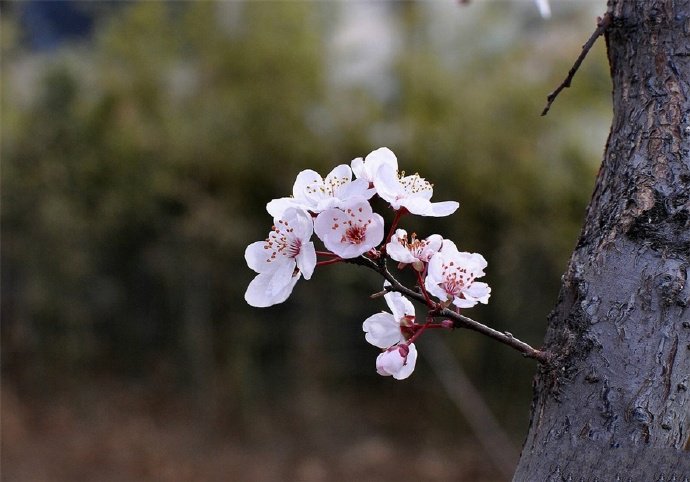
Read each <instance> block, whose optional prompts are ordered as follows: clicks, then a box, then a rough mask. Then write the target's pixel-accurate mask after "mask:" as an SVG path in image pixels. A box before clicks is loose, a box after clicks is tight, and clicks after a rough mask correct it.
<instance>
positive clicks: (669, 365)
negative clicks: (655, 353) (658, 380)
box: [661, 335, 678, 403]
mask: <svg viewBox="0 0 690 482" xmlns="http://www.w3.org/2000/svg"><path fill="white" fill-rule="evenodd" d="M677 354H678V335H676V336H675V337H674V339H673V345H671V349H670V350H669V354H668V359H667V360H666V363H665V364H664V366H663V367H662V368H661V375H662V376H663V380H664V397H663V403H666V401H667V400H668V397H669V395H671V374H672V373H673V365H674V364H675V363H676V355H677Z"/></svg>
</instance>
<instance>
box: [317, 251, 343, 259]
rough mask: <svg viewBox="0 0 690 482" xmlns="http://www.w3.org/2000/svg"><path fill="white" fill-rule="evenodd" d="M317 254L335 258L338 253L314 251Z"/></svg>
mask: <svg viewBox="0 0 690 482" xmlns="http://www.w3.org/2000/svg"><path fill="white" fill-rule="evenodd" d="M316 254H317V256H328V257H329V258H337V257H338V255H337V254H335V253H331V252H330V251H317V252H316Z"/></svg>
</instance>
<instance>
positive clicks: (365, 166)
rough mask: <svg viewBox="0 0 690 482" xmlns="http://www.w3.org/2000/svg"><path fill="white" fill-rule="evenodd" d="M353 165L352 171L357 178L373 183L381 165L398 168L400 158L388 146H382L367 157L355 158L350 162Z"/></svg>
mask: <svg viewBox="0 0 690 482" xmlns="http://www.w3.org/2000/svg"><path fill="white" fill-rule="evenodd" d="M350 165H351V166H352V172H354V173H355V176H357V179H365V180H366V181H368V182H370V183H373V182H374V178H375V177H376V172H377V171H378V170H379V167H381V166H382V165H386V166H389V167H391V168H392V169H393V170H395V171H397V170H398V159H397V158H396V157H395V154H393V151H391V150H390V149H388V148H387V147H381V148H379V149H376V150H375V151H372V152H370V153H369V155H368V156H367V157H365V158H364V160H362V158H361V157H358V158H357V159H353V160H352V162H351V163H350Z"/></svg>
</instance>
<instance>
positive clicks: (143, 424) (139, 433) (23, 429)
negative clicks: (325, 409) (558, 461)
mask: <svg viewBox="0 0 690 482" xmlns="http://www.w3.org/2000/svg"><path fill="white" fill-rule="evenodd" d="M190 407H191V404H185V403H182V402H179V401H178V402H168V401H165V400H160V399H156V400H155V401H152V399H151V398H150V397H147V396H145V395H144V394H143V392H142V391H141V390H136V389H132V388H131V387H126V386H108V387H101V388H99V389H97V390H96V389H95V388H93V387H92V388H91V390H90V391H89V392H88V393H86V392H83V393H79V394H78V395H74V394H71V395H70V394H62V395H60V396H56V397H53V398H50V399H48V398H46V397H42V398H40V399H39V398H38V397H35V396H26V395H24V396H19V395H18V392H17V390H15V389H14V387H13V386H11V385H10V384H9V383H4V385H3V389H2V480H3V481H5V482H43V481H45V482H48V481H50V482H60V481H69V482H75V481H99V482H100V481H103V482H108V481H149V480H151V481H171V482H174V481H242V482H253V481H257V482H259V481H277V482H280V481H300V482H301V481H304V482H309V481H329V482H330V481H360V482H376V481H396V482H401V481H472V482H489V481H498V480H500V478H499V477H498V475H497V474H496V472H495V471H494V470H493V469H492V468H491V467H490V466H487V462H486V460H485V457H484V456H483V455H482V454H481V453H480V452H478V449H477V448H476V447H475V446H473V445H472V444H471V443H470V442H467V443H465V444H464V445H458V444H453V443H448V442H447V441H443V440H442V439H441V438H438V439H435V438H434V436H433V435H431V436H430V435H426V434H425V436H424V440H416V438H415V437H414V436H412V437H409V438H405V439H404V440H403V439H401V438H400V437H395V438H394V437H392V436H390V434H388V435H386V434H385V433H383V432H382V431H381V430H380V429H379V428H373V429H367V430H360V429H358V430H352V427H351V425H353V424H354V425H356V424H357V417H355V418H354V419H353V418H351V419H343V420H342V421H341V422H342V424H343V425H342V427H343V428H342V429H337V428H336V429H335V430H336V432H335V435H333V434H331V435H328V433H326V436H325V437H324V435H323V433H322V434H321V436H320V437H321V438H319V437H317V438H312V439H308V438H305V435H304V433H301V431H300V430H297V429H295V427H291V424H290V423H289V421H286V427H287V428H286V429H285V430H278V429H271V427H270V423H268V422H266V421H265V420H264V421H258V422H257V425H258V426H263V428H260V429H259V430H257V432H256V433H254V434H247V433H244V434H243V435H239V434H237V433H235V434H233V433H232V430H231V429H229V428H228V427H230V426H231V424H229V423H228V422H227V421H226V422H223V423H218V422H217V421H213V420H209V419H208V417H204V416H203V415H202V414H200V413H199V411H198V410H194V409H191V408H190ZM361 422H362V423H366V421H365V420H362V421H361ZM348 426H350V429H347V427H348ZM420 447H421V448H420Z"/></svg>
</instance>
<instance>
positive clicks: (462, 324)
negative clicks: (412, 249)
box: [342, 256, 552, 364]
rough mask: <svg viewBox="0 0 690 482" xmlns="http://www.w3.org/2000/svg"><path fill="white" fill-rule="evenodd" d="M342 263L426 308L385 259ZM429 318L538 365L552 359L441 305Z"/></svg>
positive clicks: (353, 260) (359, 258) (515, 339)
mask: <svg viewBox="0 0 690 482" xmlns="http://www.w3.org/2000/svg"><path fill="white" fill-rule="evenodd" d="M342 261H344V262H346V263H351V264H357V265H360V266H365V267H367V268H369V269H372V270H374V271H376V272H377V273H379V274H380V275H381V276H383V277H384V278H385V279H386V281H388V282H389V283H390V286H388V287H387V288H386V291H397V292H398V293H401V294H403V295H405V296H407V297H408V298H412V299H414V300H417V301H418V302H420V303H422V304H424V305H427V306H428V298H427V297H425V296H424V294H423V293H421V292H419V291H415V290H412V289H410V288H408V287H407V286H405V285H403V284H401V283H400V282H399V281H398V280H397V279H396V278H395V276H393V275H392V274H391V272H390V271H388V268H387V267H386V260H385V257H383V256H382V257H381V258H379V259H378V260H376V261H375V260H372V259H370V258H367V257H364V256H360V257H358V258H352V259H343V260H342ZM429 316H431V317H439V318H448V319H449V320H452V321H453V327H454V328H466V329H468V330H472V331H476V332H478V333H481V334H483V335H486V336H488V337H489V338H493V339H494V340H496V341H499V342H501V343H503V344H504V345H508V346H510V347H511V348H514V349H515V350H517V351H519V352H520V353H522V355H523V356H524V357H526V358H533V359H535V360H537V361H538V362H539V363H543V364H547V363H548V362H549V361H550V360H551V358H552V357H551V354H550V353H548V352H545V351H541V350H537V349H536V348H534V347H532V346H530V345H529V344H528V343H525V342H524V341H521V340H518V339H517V338H515V337H514V336H513V335H512V333H509V332H507V331H506V332H501V331H498V330H494V329H493V328H490V327H488V326H486V325H484V324H482V323H480V322H478V321H475V320H473V319H472V318H469V317H467V316H465V315H461V314H460V313H458V312H456V311H453V310H451V309H449V308H447V307H444V306H442V305H441V304H438V305H436V307H434V308H431V309H430V311H429Z"/></svg>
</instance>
